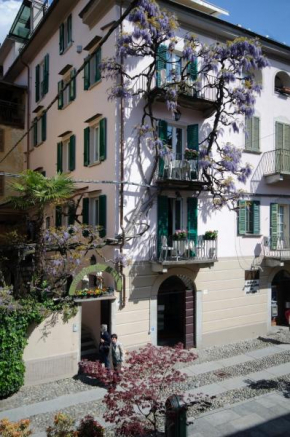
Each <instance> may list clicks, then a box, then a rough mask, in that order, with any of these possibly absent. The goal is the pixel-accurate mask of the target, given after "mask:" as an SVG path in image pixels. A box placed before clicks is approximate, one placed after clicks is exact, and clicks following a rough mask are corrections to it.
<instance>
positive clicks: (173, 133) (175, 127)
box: [167, 123, 186, 160]
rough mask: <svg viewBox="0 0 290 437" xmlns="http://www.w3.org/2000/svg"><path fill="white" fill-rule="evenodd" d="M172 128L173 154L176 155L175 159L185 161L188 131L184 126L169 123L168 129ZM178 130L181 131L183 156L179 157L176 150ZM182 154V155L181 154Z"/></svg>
mask: <svg viewBox="0 0 290 437" xmlns="http://www.w3.org/2000/svg"><path fill="white" fill-rule="evenodd" d="M169 127H171V128H172V153H173V154H174V159H179V160H182V159H183V155H184V151H185V149H186V147H185V144H186V129H185V128H184V126H178V125H175V124H172V123H167V128H169ZM177 129H181V156H177V150H176V146H177V135H176V132H177ZM179 154H180V153H179Z"/></svg>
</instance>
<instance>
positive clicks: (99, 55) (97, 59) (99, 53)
mask: <svg viewBox="0 0 290 437" xmlns="http://www.w3.org/2000/svg"><path fill="white" fill-rule="evenodd" d="M101 60H102V51H101V49H98V50H97V52H96V54H95V59H94V62H95V63H96V74H95V82H98V81H99V80H101V69H100V63H101Z"/></svg>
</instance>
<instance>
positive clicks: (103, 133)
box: [100, 118, 107, 161]
mask: <svg viewBox="0 0 290 437" xmlns="http://www.w3.org/2000/svg"><path fill="white" fill-rule="evenodd" d="M106 158H107V119H106V118H102V120H100V161H104V160H105V159H106Z"/></svg>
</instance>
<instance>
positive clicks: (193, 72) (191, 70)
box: [187, 59, 198, 81]
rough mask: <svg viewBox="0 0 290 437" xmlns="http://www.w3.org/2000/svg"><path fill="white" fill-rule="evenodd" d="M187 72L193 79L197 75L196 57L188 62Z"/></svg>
mask: <svg viewBox="0 0 290 437" xmlns="http://www.w3.org/2000/svg"><path fill="white" fill-rule="evenodd" d="M187 72H188V74H189V77H190V79H191V80H193V81H195V80H196V79H197V76H198V64H197V59H195V60H194V61H192V62H189V63H188V66H187Z"/></svg>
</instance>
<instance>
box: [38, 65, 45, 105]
mask: <svg viewBox="0 0 290 437" xmlns="http://www.w3.org/2000/svg"><path fill="white" fill-rule="evenodd" d="M43 87H44V58H43V59H42V61H41V62H40V63H39V100H40V99H42V98H43V97H44V96H45V93H44V92H43Z"/></svg>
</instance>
